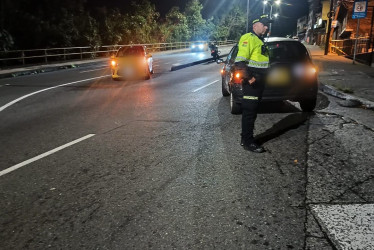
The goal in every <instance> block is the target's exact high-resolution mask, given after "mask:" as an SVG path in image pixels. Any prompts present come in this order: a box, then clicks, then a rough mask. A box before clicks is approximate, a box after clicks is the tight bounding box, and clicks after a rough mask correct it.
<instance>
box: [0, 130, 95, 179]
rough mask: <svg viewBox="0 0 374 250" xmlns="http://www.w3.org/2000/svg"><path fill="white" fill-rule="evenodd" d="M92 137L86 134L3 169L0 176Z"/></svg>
mask: <svg viewBox="0 0 374 250" xmlns="http://www.w3.org/2000/svg"><path fill="white" fill-rule="evenodd" d="M94 135H95V134H88V135H86V136H83V137H82V138H79V139H77V140H74V141H72V142H69V143H67V144H65V145H62V146H59V147H57V148H55V149H52V150H50V151H48V152H45V153H43V154H41V155H38V156H35V157H34V158H31V159H29V160H26V161H24V162H21V163H18V164H17V165H14V166H12V167H10V168H7V169H4V170H2V171H0V176H3V175H6V174H8V173H10V172H13V171H14V170H17V169H19V168H21V167H23V166H26V165H28V164H30V163H32V162H34V161H37V160H40V159H42V158H44V157H46V156H48V155H51V154H53V153H56V152H57V151H60V150H62V149H64V148H67V147H70V146H72V145H74V144H76V143H78V142H81V141H83V140H86V139H88V138H90V137H92V136H94Z"/></svg>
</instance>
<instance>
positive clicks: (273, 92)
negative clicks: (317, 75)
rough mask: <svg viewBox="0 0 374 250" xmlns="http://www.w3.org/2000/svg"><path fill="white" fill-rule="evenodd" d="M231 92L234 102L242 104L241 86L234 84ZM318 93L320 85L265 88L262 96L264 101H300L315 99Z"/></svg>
mask: <svg viewBox="0 0 374 250" xmlns="http://www.w3.org/2000/svg"><path fill="white" fill-rule="evenodd" d="M231 92H232V94H233V98H234V102H236V103H239V104H240V103H242V100H243V88H242V85H241V84H235V83H234V84H232V85H231ZM317 92H318V83H314V84H310V85H309V86H302V87H294V88H270V87H265V90H264V93H263V95H262V100H263V101H284V100H290V101H300V100H308V99H315V98H316V97H317Z"/></svg>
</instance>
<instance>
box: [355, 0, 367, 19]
mask: <svg viewBox="0 0 374 250" xmlns="http://www.w3.org/2000/svg"><path fill="white" fill-rule="evenodd" d="M367 10H368V1H367V0H355V2H354V4H353V13H352V19H359V18H365V17H366V14H367Z"/></svg>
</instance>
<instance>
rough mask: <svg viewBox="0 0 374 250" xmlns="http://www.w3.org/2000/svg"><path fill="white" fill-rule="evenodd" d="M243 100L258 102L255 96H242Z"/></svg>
mask: <svg viewBox="0 0 374 250" xmlns="http://www.w3.org/2000/svg"><path fill="white" fill-rule="evenodd" d="M243 99H246V100H258V97H257V96H243Z"/></svg>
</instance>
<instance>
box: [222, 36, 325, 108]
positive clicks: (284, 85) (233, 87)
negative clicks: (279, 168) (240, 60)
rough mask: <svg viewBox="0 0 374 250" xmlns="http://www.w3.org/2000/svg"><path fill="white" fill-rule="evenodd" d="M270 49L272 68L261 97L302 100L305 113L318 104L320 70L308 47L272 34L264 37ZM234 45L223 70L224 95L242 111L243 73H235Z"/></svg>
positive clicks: (269, 99) (278, 99)
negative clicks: (266, 37) (318, 70)
mask: <svg viewBox="0 0 374 250" xmlns="http://www.w3.org/2000/svg"><path fill="white" fill-rule="evenodd" d="M265 42H266V43H267V46H268V48H269V59H270V69H269V73H268V74H267V78H266V83H265V90H264V93H263V97H262V100H264V101H281V100H290V101H295V102H299V104H300V107H301V109H302V110H303V111H305V112H310V111H313V109H314V108H315V106H316V100H317V91H318V80H317V70H316V67H315V66H314V65H313V63H312V59H311V58H310V55H309V53H308V50H307V49H306V48H305V46H304V45H303V44H302V43H300V42H298V41H296V40H294V39H291V38H278V37H271V38H269V39H265ZM237 53H238V46H237V45H235V46H234V47H233V48H232V49H231V51H230V53H229V55H228V56H227V59H226V61H225V62H224V66H223V68H222V70H221V76H222V95H223V96H230V109H231V113H232V114H239V113H241V102H242V98H243V88H242V87H243V86H242V76H241V74H240V72H239V71H237V72H235V66H234V63H235V58H236V55H237Z"/></svg>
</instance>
